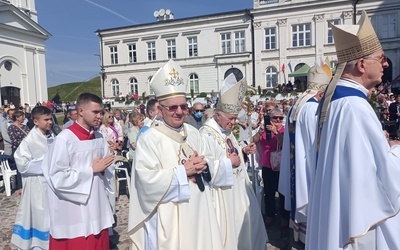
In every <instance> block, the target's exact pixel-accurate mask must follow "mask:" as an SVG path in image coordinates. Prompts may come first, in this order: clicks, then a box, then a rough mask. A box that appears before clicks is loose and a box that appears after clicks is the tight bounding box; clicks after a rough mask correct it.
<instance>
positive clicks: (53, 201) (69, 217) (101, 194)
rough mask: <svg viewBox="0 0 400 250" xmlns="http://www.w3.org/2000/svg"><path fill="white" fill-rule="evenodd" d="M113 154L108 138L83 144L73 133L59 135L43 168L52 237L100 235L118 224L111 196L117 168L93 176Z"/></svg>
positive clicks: (46, 157)
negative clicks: (100, 161)
mask: <svg viewBox="0 0 400 250" xmlns="http://www.w3.org/2000/svg"><path fill="white" fill-rule="evenodd" d="M109 154H111V153H110V151H109V148H108V143H107V142H106V140H105V139H104V138H96V139H92V140H82V141H81V140H79V138H78V137H77V136H76V135H75V134H74V133H73V132H72V131H71V130H70V129H65V130H63V131H62V132H61V133H60V134H58V135H57V137H56V139H55V140H54V142H53V144H52V145H51V146H50V148H49V153H48V154H47V155H46V156H45V159H44V161H43V164H42V169H43V174H44V176H45V178H46V180H47V182H48V184H49V187H50V189H49V192H48V193H49V207H50V234H51V236H52V237H53V238H55V239H65V238H67V239H72V238H77V237H81V236H84V237H86V236H89V235H97V234H99V233H100V232H101V231H102V230H103V229H106V228H109V227H111V226H112V224H113V223H114V218H113V213H112V211H111V206H110V204H109V200H108V196H107V192H111V193H112V192H113V187H112V185H111V183H110V181H111V179H112V178H113V176H114V165H111V166H110V167H108V168H107V169H106V170H104V172H103V173H98V174H93V169H92V164H93V160H94V159H95V158H97V157H99V158H103V157H105V156H107V155H109Z"/></svg>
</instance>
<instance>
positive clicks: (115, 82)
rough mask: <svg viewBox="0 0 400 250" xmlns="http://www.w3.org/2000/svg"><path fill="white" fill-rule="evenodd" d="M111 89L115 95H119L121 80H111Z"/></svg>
mask: <svg viewBox="0 0 400 250" xmlns="http://www.w3.org/2000/svg"><path fill="white" fill-rule="evenodd" d="M111 90H112V94H113V96H115V97H116V96H119V82H118V80H117V79H112V80H111Z"/></svg>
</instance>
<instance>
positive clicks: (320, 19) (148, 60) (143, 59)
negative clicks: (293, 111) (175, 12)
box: [97, 0, 400, 97]
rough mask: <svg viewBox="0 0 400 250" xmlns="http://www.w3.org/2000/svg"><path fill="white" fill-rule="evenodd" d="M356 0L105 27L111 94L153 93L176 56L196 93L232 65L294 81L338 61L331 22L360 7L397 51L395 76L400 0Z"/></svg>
mask: <svg viewBox="0 0 400 250" xmlns="http://www.w3.org/2000/svg"><path fill="white" fill-rule="evenodd" d="M352 2H354V1H349V0H346V1H345V0H255V1H254V6H253V9H251V10H239V11H233V12H227V13H218V14H212V15H207V16H199V17H192V18H185V19H175V20H166V21H155V22H154V23H147V24H141V25H134V26H129V27H120V28H113V29H106V30H98V31H97V35H98V36H99V37H100V50H101V51H100V52H101V56H102V58H101V59H102V65H101V70H102V91H103V95H104V97H115V96H119V95H120V94H121V93H122V95H126V94H134V93H136V94H138V95H141V94H142V93H143V92H145V93H146V95H149V94H152V91H151V89H150V86H149V81H150V80H151V77H152V75H153V74H154V73H155V72H156V71H157V70H158V69H159V68H160V67H162V66H163V65H164V64H165V63H166V62H167V61H168V60H169V59H173V60H175V61H176V62H177V63H178V64H180V65H181V67H182V68H183V74H184V75H183V76H182V77H184V78H186V79H187V80H188V82H189V84H190V88H191V89H193V91H194V93H195V94H198V93H201V92H206V93H210V92H211V91H212V90H214V91H218V90H219V88H220V86H221V84H222V82H223V80H224V78H225V77H226V76H227V75H228V74H229V73H231V72H233V73H234V74H235V75H236V77H237V78H238V79H240V78H242V77H243V78H245V79H246V80H247V82H248V84H249V85H251V84H254V85H255V86H256V87H258V86H260V87H261V88H262V89H271V88H274V87H276V86H277V84H282V83H285V82H288V81H289V80H291V81H292V82H293V81H294V80H295V78H294V77H289V75H290V74H291V73H292V72H294V71H296V70H297V69H299V68H300V67H301V66H302V65H304V64H307V65H309V66H313V65H314V63H315V62H318V63H329V64H331V66H332V67H334V66H335V62H336V60H337V57H336V54H335V46H334V41H333V37H332V31H331V24H352V23H353V17H354V12H355V13H356V15H355V17H356V20H357V21H358V19H359V12H360V10H366V11H367V12H368V14H369V15H370V18H371V21H372V23H373V25H374V27H375V29H376V31H377V33H378V36H379V38H380V40H381V43H382V46H383V48H384V50H385V53H386V55H387V56H388V58H389V59H390V68H389V69H387V70H386V71H385V76H384V78H385V79H384V81H385V82H386V80H389V81H391V80H392V79H393V78H395V76H397V75H398V74H400V70H399V67H398V66H399V65H400V61H399V60H400V45H399V44H400V43H399V41H400V32H399V30H398V28H399V14H400V1H398V0H384V1H383V0H382V1H376V0H375V1H374V0H360V1H358V3H357V5H356V6H355V7H354V6H353V5H352ZM253 31H254V32H253ZM252 34H254V45H253V40H252V37H253V36H252ZM253 54H254V57H253ZM253 65H254V68H253ZM253 70H254V71H253ZM253 75H254V77H253ZM188 96H190V95H189V93H188Z"/></svg>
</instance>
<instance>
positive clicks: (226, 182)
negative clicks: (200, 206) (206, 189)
mask: <svg viewBox="0 0 400 250" xmlns="http://www.w3.org/2000/svg"><path fill="white" fill-rule="evenodd" d="M218 162H219V170H218V173H216V174H215V176H214V177H213V183H212V185H213V187H232V186H233V171H232V162H231V160H230V159H229V158H228V157H224V158H222V159H221V160H220V161H214V163H217V164H218ZM214 166H215V164H214Z"/></svg>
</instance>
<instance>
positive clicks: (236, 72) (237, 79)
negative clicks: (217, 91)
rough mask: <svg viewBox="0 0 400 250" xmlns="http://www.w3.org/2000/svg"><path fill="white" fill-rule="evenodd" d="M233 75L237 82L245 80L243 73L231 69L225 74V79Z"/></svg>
mask: <svg viewBox="0 0 400 250" xmlns="http://www.w3.org/2000/svg"><path fill="white" fill-rule="evenodd" d="M231 73H233V74H234V75H235V77H236V81H240V80H242V79H243V73H242V71H240V69H237V68H230V69H228V70H227V71H226V72H225V74H224V79H225V78H227V77H228V76H229V75H230V74H231Z"/></svg>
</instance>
